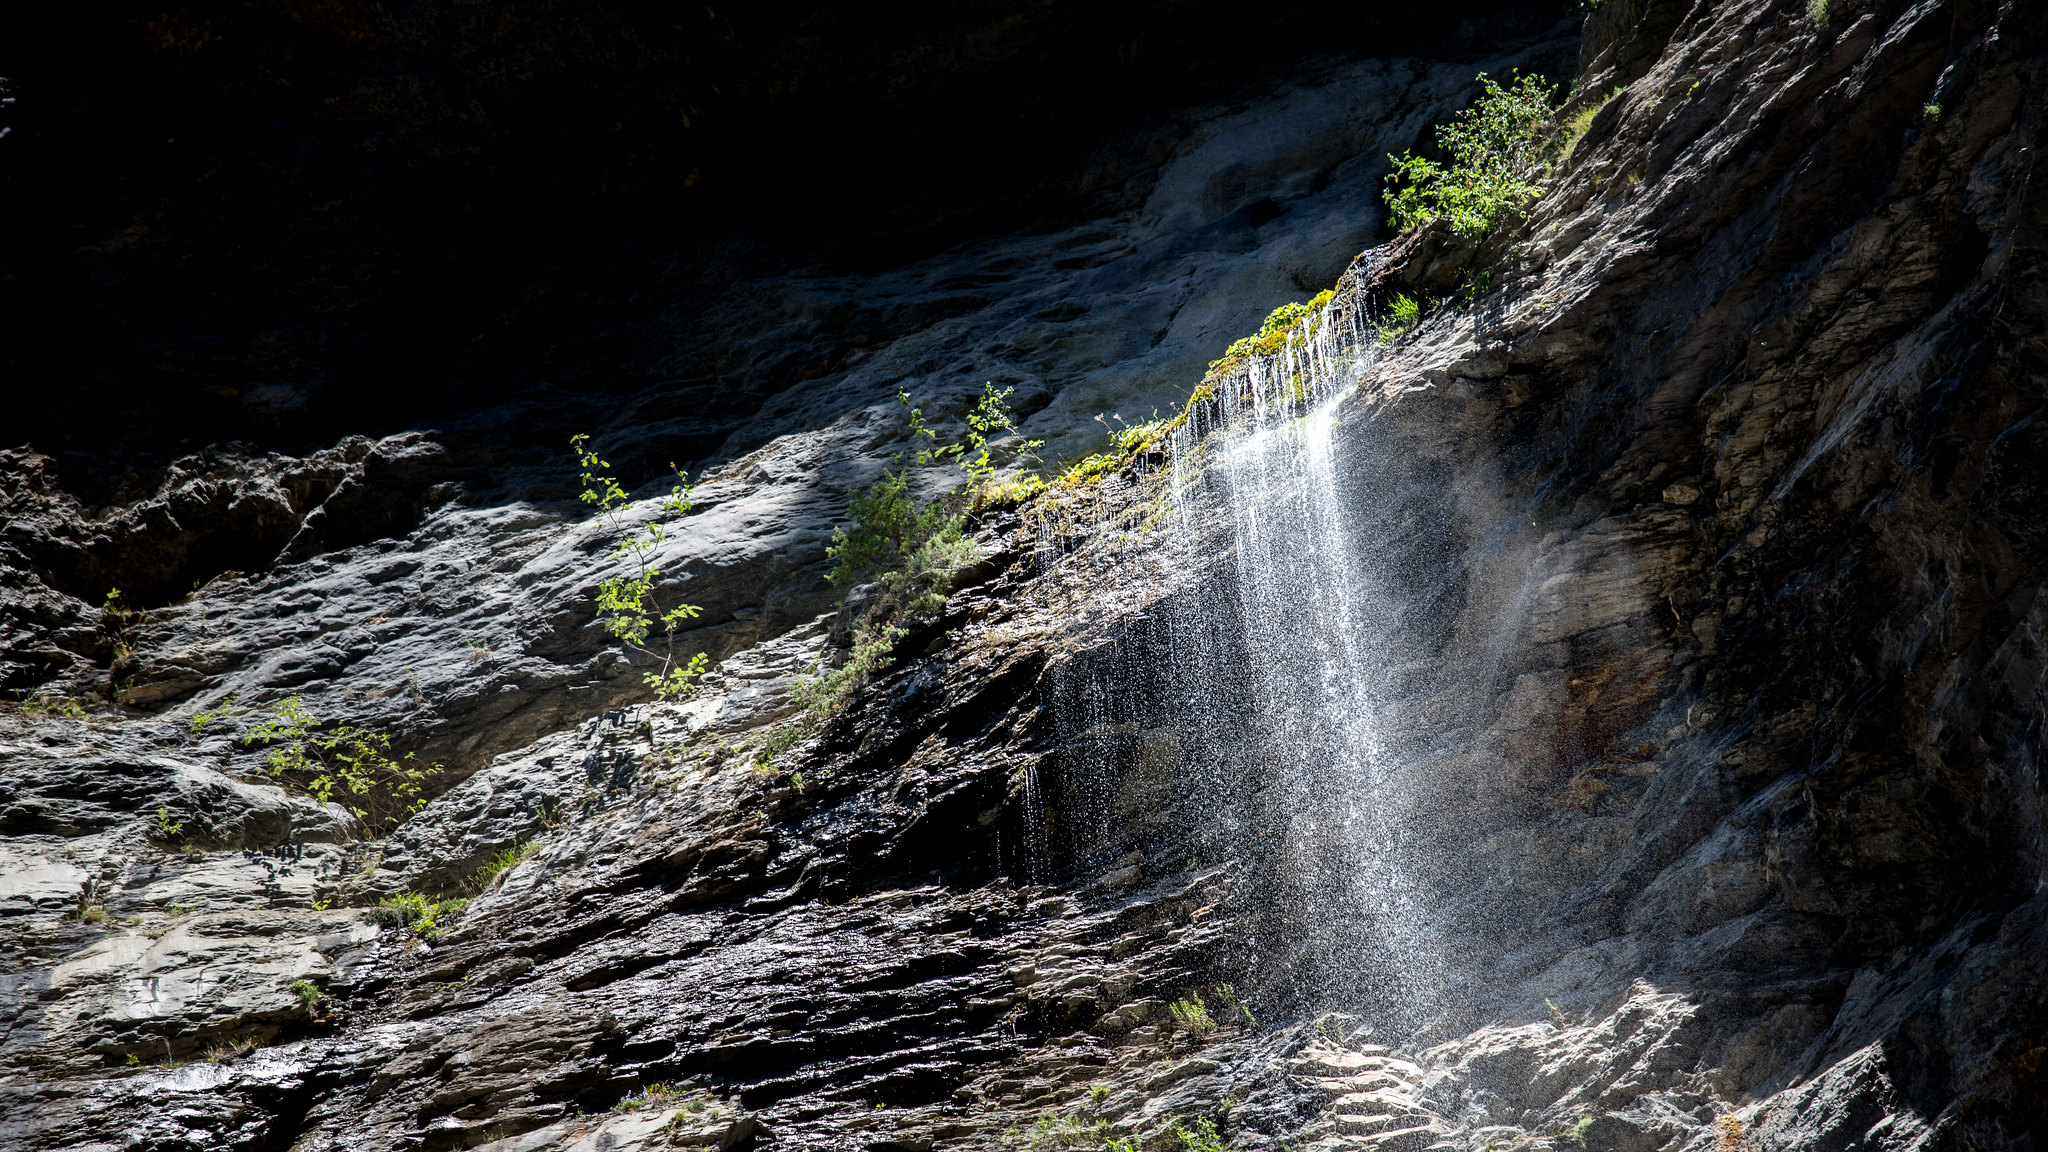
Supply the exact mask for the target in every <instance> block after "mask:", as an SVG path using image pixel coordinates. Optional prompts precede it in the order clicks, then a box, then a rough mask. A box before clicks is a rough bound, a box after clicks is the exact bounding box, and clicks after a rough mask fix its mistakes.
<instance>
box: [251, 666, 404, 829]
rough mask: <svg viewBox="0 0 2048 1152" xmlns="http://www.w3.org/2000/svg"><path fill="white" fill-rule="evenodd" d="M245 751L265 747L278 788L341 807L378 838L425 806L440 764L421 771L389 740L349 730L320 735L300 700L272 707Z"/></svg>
mask: <svg viewBox="0 0 2048 1152" xmlns="http://www.w3.org/2000/svg"><path fill="white" fill-rule="evenodd" d="M242 743H243V744H244V745H256V744H265V745H269V746H270V755H269V757H268V758H267V759H266V760H265V767H266V768H267V769H268V771H269V772H270V775H271V776H272V777H274V778H275V779H277V780H279V781H280V782H282V783H284V784H287V785H290V786H291V787H294V788H297V789H298V790H300V791H301V792H304V793H305V794H306V795H308V796H311V797H312V798H313V799H315V800H317V801H319V802H320V803H322V804H328V803H334V802H339V803H340V804H341V805H342V806H343V807H344V808H347V809H348V810H349V811H350V812H353V813H355V814H356V816H358V817H359V818H361V819H362V820H363V821H364V822H365V823H367V824H368V825H369V826H370V828H371V831H372V832H373V833H375V832H376V831H378V830H381V829H383V828H384V827H385V826H386V825H392V824H397V823H398V822H399V821H401V820H403V819H405V818H406V817H407V816H410V815H412V814H413V813H415V812H417V811H419V810H420V809H421V808H422V807H424V806H425V805H426V803H427V799H426V796H425V795H424V794H423V793H424V790H425V786H426V782H427V780H428V779H429V778H430V777H432V776H433V775H435V774H436V773H438V772H440V770H441V766H440V765H439V764H432V765H427V766H424V767H422V766H421V765H418V764H416V763H414V762H413V754H412V753H410V752H407V753H406V754H405V755H403V756H398V757H394V756H392V755H391V736H390V734H388V733H384V732H370V731H366V730H364V729H361V728H357V727H354V726H353V725H349V724H342V725H339V726H337V727H335V728H332V729H327V730H324V731H323V730H322V721H321V720H320V718H319V717H317V716H315V715H314V714H313V713H312V712H311V711H309V710H308V709H307V708H306V706H305V704H304V703H302V702H301V701H300V699H299V698H298V697H297V696H287V697H285V698H284V699H283V700H280V701H278V702H277V703H276V704H275V705H273V706H272V708H271V710H270V715H269V716H268V717H266V718H265V719H264V720H262V721H260V722H259V723H257V724H256V725H255V726H254V727H252V728H250V729H249V730H248V731H247V732H245V733H243V734H242Z"/></svg>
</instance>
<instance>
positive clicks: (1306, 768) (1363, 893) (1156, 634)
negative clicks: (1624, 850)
mask: <svg viewBox="0 0 2048 1152" xmlns="http://www.w3.org/2000/svg"><path fill="white" fill-rule="evenodd" d="M1308 327H1309V328H1310V331H1311V335H1310V336H1309V337H1308V338H1307V339H1306V340H1304V341H1300V342H1298V343H1296V344H1294V345H1293V346H1290V347H1288V348H1286V349H1284V350H1283V351H1282V352H1281V353H1280V354H1278V355H1277V356H1275V357H1270V358H1267V357H1259V358H1255V359H1254V361H1253V362H1252V363H1251V364H1250V366H1249V367H1250V378H1249V380H1248V381H1244V382H1241V383H1240V384H1239V385H1238V386H1236V387H1230V388H1226V389H1224V390H1223V391H1222V392H1221V394H1219V396H1218V398H1217V403H1216V404H1214V405H1213V406H1201V407H1199V408H1198V409H1197V412H1196V414H1195V415H1194V416H1193V417H1192V418H1191V419H1190V420H1188V421H1187V422H1186V423H1185V424H1183V425H1182V426H1181V427H1180V428H1178V429H1176V430H1175V432H1174V433H1173V434H1172V436H1171V439H1170V442H1168V443H1167V444H1165V445H1164V448H1165V457H1166V459H1165V462H1164V463H1163V464H1161V465H1160V468H1161V469H1162V470H1163V472H1162V473H1161V474H1159V475H1158V476H1157V480H1158V482H1159V484H1160V488H1159V490H1158V493H1157V495H1156V496H1155V497H1154V499H1155V501H1156V502H1157V503H1159V504H1160V505H1161V506H1162V507H1160V508H1159V509H1158V510H1156V511H1154V513H1153V514H1152V525H1153V526H1152V528H1151V530H1150V531H1149V532H1147V533H1145V534H1144V539H1145V541H1146V542H1145V544H1144V545H1143V546H1144V547H1148V548H1152V549H1156V550H1160V552H1162V553H1163V554H1161V555H1155V556H1154V557H1153V558H1152V559H1153V561H1154V562H1155V563H1157V564H1159V565H1160V566H1161V567H1163V568H1166V569H1174V568H1176V567H1178V568H1181V569H1182V570H1184V571H1189V572H1192V571H1197V570H1199V571H1202V572H1204V575H1203V576H1202V577H1199V578H1190V579H1188V580H1187V581H1185V586H1183V587H1182V588H1180V589H1179V590H1177V591H1176V592H1174V593H1173V594H1171V595H1168V596H1165V597H1163V598H1161V599H1159V600H1158V601H1157V602H1156V603H1153V604H1151V605H1149V606H1148V607H1147V608H1146V609H1145V611H1144V612H1143V614H1142V616H1141V617H1140V622H1139V623H1137V624H1134V625H1133V626H1132V627H1131V628H1130V629H1128V630H1127V631H1126V633H1125V634H1124V635H1122V636H1120V637H1119V638H1118V639H1117V640H1116V641H1115V642H1113V643H1112V644H1110V645H1107V646H1105V647H1104V648H1102V649H1099V650H1097V651H1095V652H1093V653H1092V654H1091V655H1090V657H1089V658H1087V659H1082V660H1076V661H1073V662H1071V663H1070V665H1069V667H1068V669H1067V670H1066V673H1065V675H1066V679H1067V683H1066V684H1064V685H1063V690H1062V692H1061V694H1060V708H1061V713H1062V725H1063V727H1064V728H1065V729H1066V730H1067V731H1068V732H1070V733H1072V734H1073V740H1072V743H1071V745H1070V749H1071V752H1072V754H1073V761H1072V763H1073V769H1072V773H1071V774H1072V775H1074V776H1075V777H1077V778H1079V779H1082V780H1087V781H1094V782H1096V784H1095V787H1094V790H1093V792H1092V793H1091V791H1090V789H1089V788H1087V787H1071V788H1069V789H1068V790H1067V792H1068V794H1067V796H1066V797H1065V798H1064V799H1063V803H1065V804H1066V805H1068V806H1070V807H1076V808H1079V809H1093V811H1079V812H1076V813H1075V815H1076V816H1077V817H1078V818H1079V822H1086V821H1088V820H1093V821H1096V822H1098V823H1099V824H1100V825H1102V826H1104V827H1116V828H1119V829H1121V830H1123V831H1126V832H1128V831H1129V830H1130V827H1131V826H1132V825H1133V824H1142V823H1143V822H1144V821H1145V820H1146V819H1147V818H1148V815H1149V814H1150V813H1151V812H1155V811H1162V810H1163V809H1164V807H1165V806H1167V805H1168V804H1169V803H1179V804H1181V805H1183V807H1184V809H1185V808H1188V807H1189V806H1191V807H1192V810H1191V811H1186V812H1185V815H1184V819H1186V820H1189V821H1190V822H1192V823H1193V824H1194V826H1195V827H1196V834H1195V840H1196V841H1197V842H1198V844H1199V845H1200V846H1201V853H1200V854H1202V855H1204V856H1206V857H1207V858H1208V859H1209V860H1216V859H1232V860H1235V861H1238V862H1240V863H1241V864H1242V865H1243V867H1244V868H1245V870H1246V878H1245V884H1246V888H1245V890H1246V891H1248V892H1249V891H1256V892H1257V893H1258V896H1257V897H1256V898H1257V899H1259V900H1260V901H1261V902H1262V904H1261V907H1260V909H1259V911H1258V914H1257V917H1256V919H1257V920H1258V921H1259V922H1260V923H1259V926H1258V929H1257V930H1256V931H1255V932H1254V933H1253V934H1252V935H1251V936H1250V937H1249V938H1247V939H1246V940H1245V941H1244V943H1243V944H1242V946H1241V947H1242V953H1243V954H1242V955H1241V956H1239V957H1238V958H1237V963H1238V965H1239V967H1240V968H1241V970H1242V971H1244V972H1246V973H1247V974H1248V975H1247V979H1248V980H1256V981H1257V982H1259V983H1260V984H1261V985H1262V989H1263V990H1264V992H1265V993H1266V994H1267V996H1268V998H1269V1001H1270V1000H1279V1001H1281V1002H1285V1003H1288V1004H1290V1005H1292V1006H1294V1007H1299V1008H1313V1007H1316V1006H1318V1005H1328V1006H1332V1007H1345V1008H1364V1009H1366V1010H1368V1012H1369V1013H1370V1014H1371V1015H1372V1016H1374V1017H1376V1018H1378V1019H1382V1020H1392V1019H1394V1018H1398V1017H1401V1016H1403V1015H1405V1014H1406V1012H1407V1009H1408V1008H1410V1007H1413V1006H1419V1005H1420V1004H1421V1003H1422V1002H1424V1001H1426V1000H1427V999H1429V998H1430V996H1431V994H1432V992H1433V990H1434V989H1435V988H1437V987H1439V986H1440V985H1441V983H1442V980H1443V973H1442V970H1441V969H1442V964H1441V957H1440V956H1439V954H1438V950H1437V949H1436V948H1433V947H1431V946H1430V945H1429V943H1428V941H1429V939H1430V938H1431V937H1432V935H1433V934H1434V929H1433V926H1432V923H1431V918H1430V916H1429V914H1428V912H1429V909H1428V903H1429V900H1428V897H1427V894H1426V891H1425V884H1424V880H1425V879H1426V876H1425V875H1424V873H1425V871H1426V870H1427V869H1429V868H1430V867H1431V863H1430V852H1429V846H1430V842H1431V837H1430V835H1429V833H1430V829H1429V828H1428V827H1427V826H1426V822H1425V821H1424V819H1423V818H1422V817H1421V816H1420V814H1419V812H1418V807H1417V805H1416V804H1415V803H1413V793H1414V790H1413V789H1412V788H1411V787H1410V784H1411V782H1412V781H1413V780H1414V775H1413V774H1414V773H1416V772H1418V771H1421V770H1422V765H1423V759H1424V758H1423V757H1422V756H1421V755H1420V754H1419V752H1420V750H1418V749H1412V748H1408V747H1405V746H1404V743H1405V742H1404V741H1403V739H1402V738H1401V737H1400V735H1399V724H1398V723H1397V721H1398V719H1399V716H1398V709H1399V698H1398V695H1397V693H1396V692H1394V691H1392V690H1390V686H1392V685H1393V683H1394V679H1395V674H1397V673H1399V672H1401V671H1403V670H1404V668H1406V667H1412V666H1413V664H1414V663H1415V653H1416V649H1417V646H1418V644H1419V643H1426V640H1419V639H1418V633H1426V632H1427V631H1428V624H1429V623H1430V621H1429V620H1428V619H1427V617H1428V616H1429V615H1430V614H1429V612H1428V610H1427V607H1426V605H1424V606H1418V604H1417V603H1415V600H1416V597H1415V596H1414V595H1413V594H1412V593H1413V589H1411V588H1409V587H1406V586H1404V584H1403V582H1402V581H1401V580H1400V579H1399V578H1398V574H1399V573H1400V572H1401V571H1402V569H1403V567H1404V565H1409V564H1412V562H1413V557H1412V555H1409V554H1411V553H1412V552H1413V551H1414V546H1415V541H1414V539H1413V538H1412V537H1414V536H1415V535H1416V533H1415V532H1414V531H1413V530H1412V528H1413V525H1412V521H1413V519H1414V516H1413V509H1412V507H1410V505H1412V503H1413V502H1412V501H1411V500H1408V499H1407V496H1408V495H1409V493H1408V492H1407V491H1406V489H1407V488H1409V487H1410V486H1411V485H1412V484H1414V483H1417V482H1420V481H1419V479H1418V478H1415V477H1410V476H1407V475H1406V474H1405V472H1404V469H1403V468H1402V467H1400V462H1399V461H1392V460H1384V459H1375V458H1373V456H1372V454H1373V452H1374V450H1375V449H1374V446H1373V441H1372V438H1371V436H1370V435H1366V434H1364V433H1366V432H1367V431H1368V430H1369V427H1370V425H1371V423H1372V414H1371V409H1370V406H1369V405H1368V404H1366V403H1364V402H1363V400H1362V398H1361V397H1360V396H1359V395H1358V389H1357V384H1358V381H1359V380H1360V378H1361V376H1362V375H1363V373H1364V372H1365V371H1366V370H1367V369H1368V368H1370V367H1371V365H1372V363H1373V362H1374V360H1375V358H1376V355H1377V352H1376V349H1377V341H1376V340H1375V339H1374V333H1373V332H1372V331H1370V330H1369V329H1366V328H1364V327H1363V325H1362V324H1361V322H1360V321H1359V320H1358V319H1357V318H1356V313H1355V311H1352V310H1344V309H1340V308H1337V307H1334V306H1333V307H1330V308H1327V309H1326V310H1324V311H1323V312H1322V313H1321V314H1320V315H1318V316H1317V317H1315V318H1314V320H1313V321H1312V322H1311V323H1310V324H1309V325H1308ZM1397 504H1398V505H1400V506H1399V507H1397ZM1404 517H1405V520H1404ZM1403 523H1410V525H1411V530H1410V531H1408V532H1406V533H1405V535H1406V536H1407V537H1410V538H1408V539H1401V538H1398V537H1402V536H1403V535H1404V533H1403V532H1402V530H1401V525H1402V524H1403ZM1218 524H1222V525H1224V526H1225V527H1223V528H1222V529H1221V530H1220V531H1205V528H1208V527H1211V526H1215V525H1218ZM1443 528H1444V526H1443V525H1422V526H1421V531H1422V534H1423V535H1425V536H1426V535H1428V534H1430V533H1431V532H1439V533H1440V532H1441V530H1442V529H1443ZM1219 542H1220V543H1222V544H1223V545H1224V546H1225V547H1227V550H1228V553H1229V557H1228V561H1229V562H1228V563H1226V564H1222V565H1220V566H1219V565H1218V564H1217V552H1216V549H1217V547H1218V545H1219ZM1176 550H1179V551H1180V552H1181V553H1182V554H1181V555H1175V554H1174V553H1175V551H1176ZM1404 556H1405V559H1404ZM1169 773H1170V776H1171V780H1172V784H1171V788H1172V789H1173V790H1175V791H1176V792H1177V795H1174V796H1172V797H1171V798H1169V797H1168V796H1166V795H1165V792H1166V788H1165V787H1164V786H1162V785H1160V783H1159V781H1160V780H1161V779H1162V777H1164V776H1166V775H1167V774H1169ZM1148 789H1150V790H1151V791H1150V792H1148V791H1147V790H1148ZM1155 794H1156V795H1155Z"/></svg>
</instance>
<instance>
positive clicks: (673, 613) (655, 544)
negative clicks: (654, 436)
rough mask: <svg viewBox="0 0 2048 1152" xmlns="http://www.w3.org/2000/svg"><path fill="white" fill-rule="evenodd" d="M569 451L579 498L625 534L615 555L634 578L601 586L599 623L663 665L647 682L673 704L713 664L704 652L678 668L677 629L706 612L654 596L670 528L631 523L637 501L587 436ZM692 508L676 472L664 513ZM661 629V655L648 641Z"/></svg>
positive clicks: (683, 477)
mask: <svg viewBox="0 0 2048 1152" xmlns="http://www.w3.org/2000/svg"><path fill="white" fill-rule="evenodd" d="M569 446H570V447H571V448H572V449H574V451H575V453H576V463H577V464H578V465H579V466H580V467H581V468H582V470H583V471H582V481H583V492H582V495H581V497H580V499H581V500H582V501H583V502H584V503H585V504H588V505H590V506H591V507H593V508H595V509H597V515H598V520H599V521H600V522H601V523H603V524H604V525H605V526H606V527H608V528H611V529H613V530H615V531H623V535H621V536H620V537H619V539H618V541H617V542H616V543H614V544H613V545H612V547H611V555H612V556H614V557H619V558H623V559H625V560H628V561H630V562H631V564H632V568H633V571H632V572H631V573H630V574H627V575H623V576H608V577H606V578H605V579H603V580H601V581H599V582H598V585H597V615H598V619H600V620H602V621H603V622H604V628H605V631H606V632H608V633H610V634H611V636H612V637H613V638H614V639H616V640H618V641H619V642H620V643H622V644H624V645H625V646H626V647H628V648H631V649H632V650H634V651H635V652H638V653H640V654H642V655H644V656H651V657H653V658H654V659H656V660H659V661H661V667H660V669H659V670H658V671H654V672H649V673H647V674H646V675H645V676H644V679H645V680H646V682H647V685H648V687H650V688H652V689H654V698H655V699H657V700H674V699H676V698H678V697H680V696H683V695H684V694H686V693H688V692H689V691H690V690H691V689H693V688H695V687H696V682H697V678H698V677H700V676H702V675H703V674H704V672H705V669H706V668H707V667H708V666H709V664H710V657H708V656H706V655H705V654H704V653H702V652H699V653H697V654H696V655H695V656H692V657H691V658H690V659H689V660H688V661H686V662H680V663H679V662H678V660H677V657H676V627H677V626H678V625H680V624H681V623H683V622H684V621H685V620H694V619H696V618H697V617H698V616H699V615H700V614H701V613H702V612H703V609H701V608H699V607H698V606H697V605H695V604H676V605H675V606H674V607H671V608H667V609H664V608H663V607H662V606H661V603H660V601H659V600H658V599H657V598H656V596H655V594H654V587H655V582H656V581H658V580H659V579H661V569H660V568H659V567H657V566H656V565H655V563H654V557H655V554H656V553H657V552H658V551H659V549H660V548H661V547H662V546H663V545H665V544H667V543H668V542H669V540H670V536H669V532H668V528H667V526H666V525H664V524H663V523H662V521H661V519H660V517H658V516H657V517H656V518H655V519H653V520H649V521H645V522H643V523H638V524H628V523H627V522H626V518H625V516H626V509H628V508H629V507H631V506H632V503H633V498H632V497H631V496H630V495H628V494H627V492H626V490H625V488H623V487H622V486H620V484H619V481H618V478H617V477H616V476H615V475H613V473H612V466H611V463H610V462H609V461H606V460H604V459H602V458H600V457H599V456H598V454H597V453H596V452H595V451H594V450H592V449H591V447H590V436H589V434H587V433H578V434H576V435H575V436H571V437H570V438H569ZM670 467H674V465H670ZM691 507H692V505H691V502H690V477H689V475H688V474H687V473H685V472H683V471H682V470H681V469H677V470H676V485H675V486H674V487H673V488H671V489H669V494H668V495H667V496H666V497H664V498H663V499H662V501H661V511H662V512H664V513H667V514H669V515H673V516H677V517H681V516H686V515H688V514H689V512H690V509H691ZM657 628H658V629H659V630H660V633H661V637H662V644H661V647H660V649H659V650H657V649H655V648H654V647H653V646H651V645H650V644H649V642H648V637H649V636H650V635H651V634H652V633H654V631H655V630H656V629H657Z"/></svg>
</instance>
